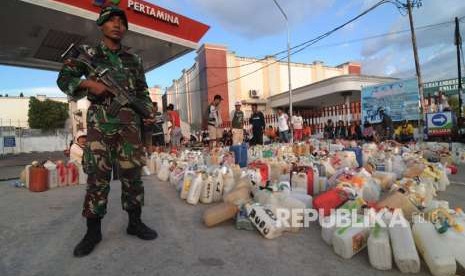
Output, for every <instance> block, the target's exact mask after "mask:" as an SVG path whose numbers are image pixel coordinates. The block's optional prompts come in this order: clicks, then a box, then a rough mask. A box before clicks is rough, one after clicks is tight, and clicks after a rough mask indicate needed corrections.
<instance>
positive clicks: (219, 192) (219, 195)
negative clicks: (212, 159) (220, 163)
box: [212, 169, 224, 202]
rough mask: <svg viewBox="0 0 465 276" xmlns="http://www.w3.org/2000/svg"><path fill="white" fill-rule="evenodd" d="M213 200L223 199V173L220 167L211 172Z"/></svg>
mask: <svg viewBox="0 0 465 276" xmlns="http://www.w3.org/2000/svg"><path fill="white" fill-rule="evenodd" d="M212 178H213V202H219V201H221V200H223V190H224V181H223V174H222V173H221V171H220V169H216V170H215V171H214V172H213V176H212Z"/></svg>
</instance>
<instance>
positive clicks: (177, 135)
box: [167, 104, 182, 150]
mask: <svg viewBox="0 0 465 276" xmlns="http://www.w3.org/2000/svg"><path fill="white" fill-rule="evenodd" d="M167 110H168V112H167V115H168V121H169V122H170V123H171V127H170V128H169V129H168V133H169V134H170V137H171V149H176V150H177V149H179V147H180V146H181V138H182V132H181V119H180V118H179V113H178V112H177V111H176V110H174V105H173V104H169V105H168V107H167Z"/></svg>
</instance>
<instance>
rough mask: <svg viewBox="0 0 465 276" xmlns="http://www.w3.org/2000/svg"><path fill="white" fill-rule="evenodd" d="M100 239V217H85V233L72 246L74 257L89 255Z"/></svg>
mask: <svg viewBox="0 0 465 276" xmlns="http://www.w3.org/2000/svg"><path fill="white" fill-rule="evenodd" d="M101 240H102V230H101V219H100V218H88V219H87V233H86V235H85V236H84V238H82V240H81V241H80V242H79V243H78V244H77V245H76V247H75V248H74V252H73V253H74V256H75V257H83V256H86V255H89V254H90V253H91V252H92V250H94V248H95V246H96V245H97V244H98V243H99V242H100V241H101Z"/></svg>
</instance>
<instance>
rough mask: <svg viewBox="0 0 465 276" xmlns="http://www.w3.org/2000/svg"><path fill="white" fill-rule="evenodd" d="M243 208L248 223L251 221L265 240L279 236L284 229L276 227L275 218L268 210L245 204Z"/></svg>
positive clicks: (256, 205) (259, 206)
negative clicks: (247, 216) (245, 210)
mask: <svg viewBox="0 0 465 276" xmlns="http://www.w3.org/2000/svg"><path fill="white" fill-rule="evenodd" d="M245 207H246V209H247V213H248V214H249V219H250V221H252V223H253V225H254V226H255V227H256V228H257V230H258V231H259V232H260V234H262V235H263V236H264V237H265V238H267V239H274V238H277V237H279V236H281V234H282V232H283V230H284V229H283V228H279V227H278V225H277V221H276V216H275V214H274V213H273V211H272V210H271V209H270V208H268V207H265V206H261V205H258V204H253V205H250V204H247V205H246V206H245Z"/></svg>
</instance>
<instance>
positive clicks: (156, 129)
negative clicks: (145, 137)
mask: <svg viewBox="0 0 465 276" xmlns="http://www.w3.org/2000/svg"><path fill="white" fill-rule="evenodd" d="M153 110H154V114H155V122H154V123H153V125H152V145H153V147H154V148H153V150H152V152H153V151H159V150H160V147H164V146H165V134H164V133H163V123H164V122H165V118H164V116H163V114H162V113H161V112H159V111H158V103H157V102H153Z"/></svg>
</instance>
